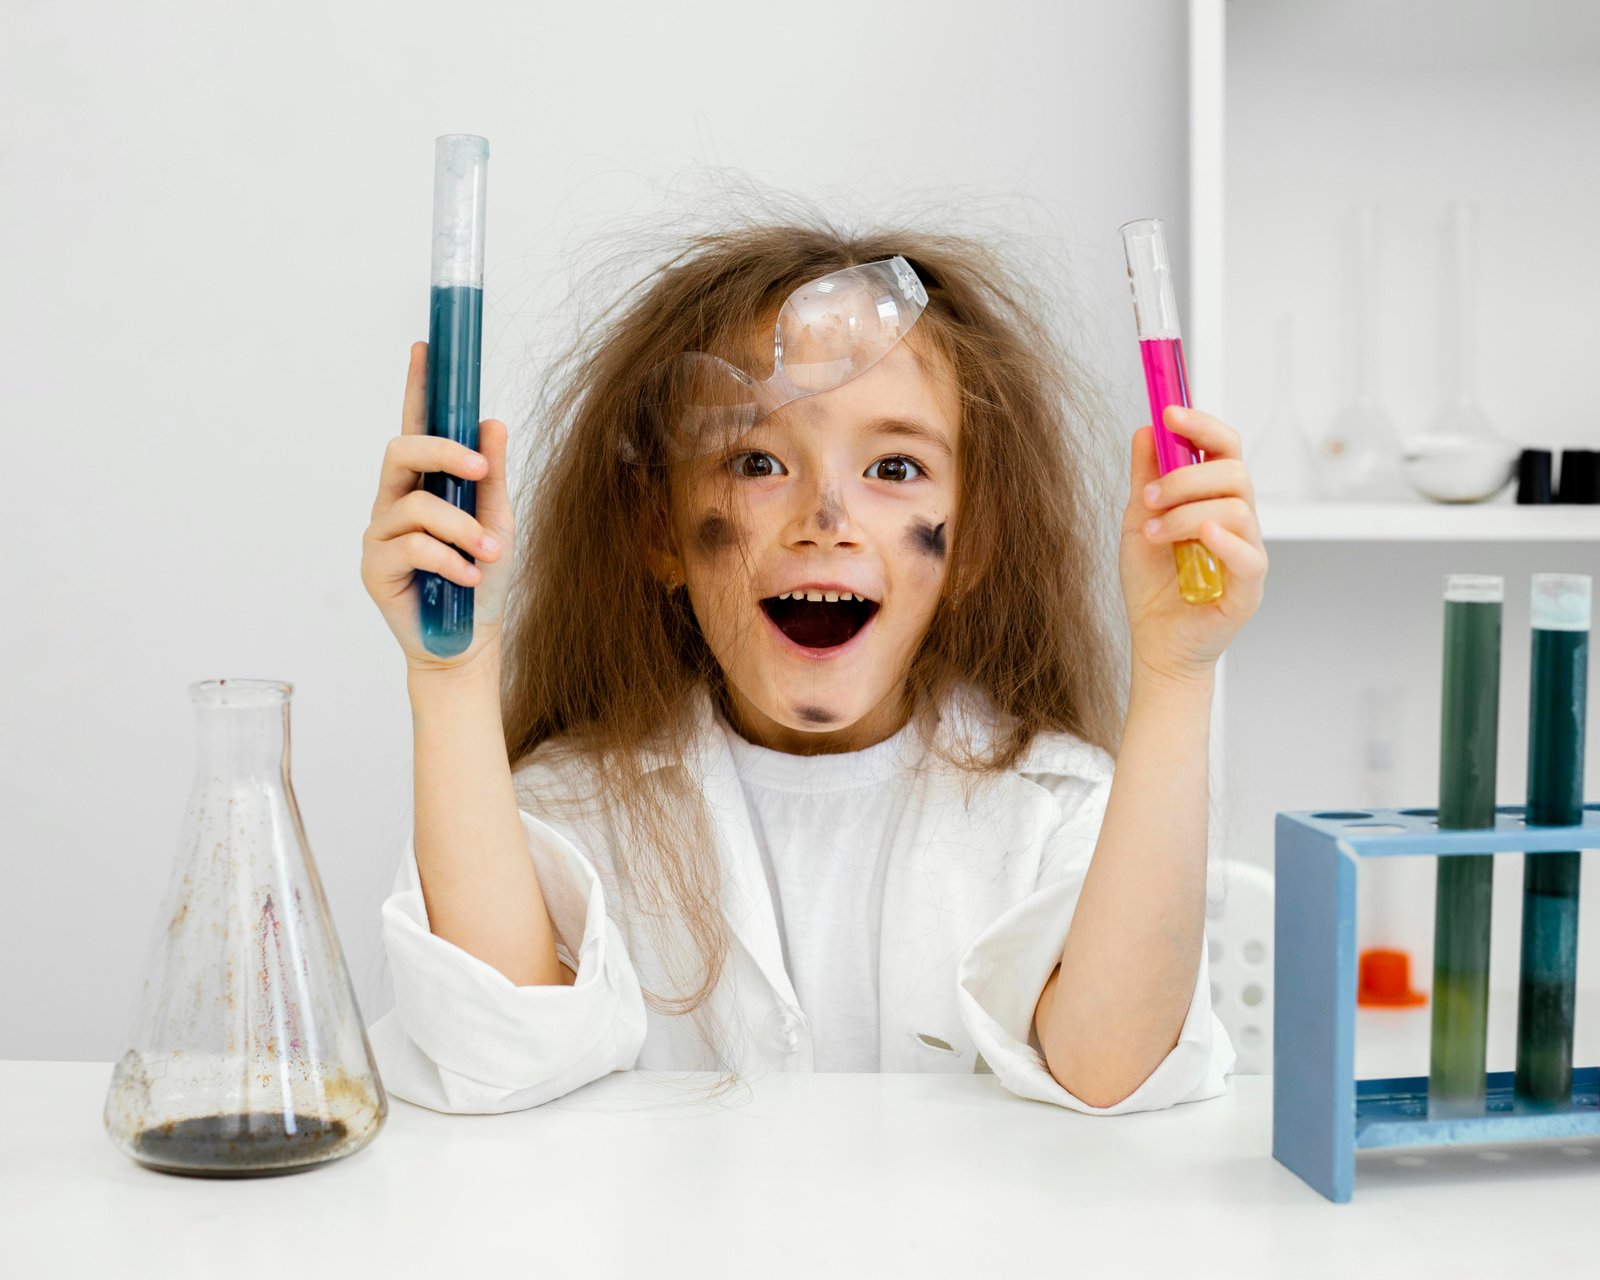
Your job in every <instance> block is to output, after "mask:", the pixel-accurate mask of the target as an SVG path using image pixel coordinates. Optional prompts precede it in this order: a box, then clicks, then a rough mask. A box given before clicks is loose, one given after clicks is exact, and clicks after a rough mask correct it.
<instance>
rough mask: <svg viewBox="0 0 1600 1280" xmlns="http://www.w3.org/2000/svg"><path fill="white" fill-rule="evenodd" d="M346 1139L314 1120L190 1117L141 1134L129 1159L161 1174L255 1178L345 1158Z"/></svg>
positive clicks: (334, 1126) (343, 1132) (264, 1115)
mask: <svg viewBox="0 0 1600 1280" xmlns="http://www.w3.org/2000/svg"><path fill="white" fill-rule="evenodd" d="M291 1121H292V1123H291ZM350 1137H351V1133H350V1129H349V1127H348V1126H347V1125H346V1124H345V1123H344V1121H342V1120H324V1119H322V1118H321V1117H319V1116H307V1115H299V1114H295V1115H294V1116H292V1117H291V1119H290V1120H286V1119H285V1118H284V1117H283V1116H281V1115H276V1114H273V1113H269V1112H264V1111H255V1112H249V1113H247V1114H244V1115H213V1116H194V1117H191V1118H190V1119H187V1120H175V1121H172V1122H170V1123H167V1124H160V1125H155V1126H153V1127H151V1128H149V1129H145V1130H143V1131H142V1132H141V1133H139V1134H138V1136H136V1137H135V1138H134V1140H133V1147H134V1151H133V1155H134V1158H135V1159H136V1160H138V1161H139V1162H140V1163H141V1164H146V1165H149V1166H150V1167H151V1168H153V1169H159V1170H161V1171H162V1172H163V1173H179V1174H188V1175H189V1176H191V1177H198V1178H250V1177H254V1178H260V1177H270V1176H271V1175H273V1174H280V1173H298V1172H299V1171H300V1170H302V1169H310V1168H314V1167H315V1166H317V1165H318V1164H321V1163H322V1162H323V1161H325V1160H333V1159H336V1158H338V1156H340V1155H342V1154H345V1153H344V1152H341V1151H340V1148H341V1147H347V1146H349V1145H350V1143H349V1138H350Z"/></svg>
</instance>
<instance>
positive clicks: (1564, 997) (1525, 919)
mask: <svg viewBox="0 0 1600 1280" xmlns="http://www.w3.org/2000/svg"><path fill="white" fill-rule="evenodd" d="M1590 593H1591V580H1590V579H1589V577H1588V576H1587V575H1585V574H1579V573H1536V574H1534V575H1533V666H1532V676H1531V680H1530V686H1531V692H1530V697H1529V703H1528V810H1527V823H1528V825H1529V826H1530V827H1532V826H1541V827H1570V826H1576V825H1577V824H1578V823H1580V822H1581V821H1583V738H1584V717H1585V715H1586V714H1587V705H1588V677H1589V611H1590ZM1581 863H1582V854H1581V853H1578V852H1576V851H1574V852H1570V853H1569V852H1563V853H1530V854H1527V855H1526V856H1525V859H1524V862H1523V870H1522V976H1521V983H1520V989H1519V991H1518V994H1517V1072H1516V1085H1515V1092H1516V1097H1517V1099H1518V1101H1521V1102H1528V1103H1533V1104H1535V1105H1543V1106H1549V1105H1556V1106H1564V1105H1566V1104H1569V1103H1570V1102H1571V1101H1572V1017H1573V1004H1574V997H1575V995H1576V991H1577V984H1578V872H1579V868H1580V866H1581Z"/></svg>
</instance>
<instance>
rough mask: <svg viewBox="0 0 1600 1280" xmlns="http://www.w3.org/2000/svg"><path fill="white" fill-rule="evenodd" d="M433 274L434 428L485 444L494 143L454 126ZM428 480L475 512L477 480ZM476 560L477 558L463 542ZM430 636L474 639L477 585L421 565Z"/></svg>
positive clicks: (449, 645)
mask: <svg viewBox="0 0 1600 1280" xmlns="http://www.w3.org/2000/svg"><path fill="white" fill-rule="evenodd" d="M433 165H434V167H433V275H432V282H433V285H432V290H431V296H430V300H429V307H428V393H427V398H428V434H429V435H434V436H444V437H446V438H447V439H450V440H455V441H458V442H460V443H461V444H464V445H466V446H467V448H469V449H476V448H477V447H478V375H479V366H480V363H481V360H482V350H483V231H484V209H485V192H486V188H487V184H488V175H489V143H488V142H487V141H486V140H485V139H483V138H480V137H477V136H476V135H474V134H470V133H447V134H445V135H444V136H442V137H440V138H436V139H435V140H434V144H433ZM423 487H424V488H426V489H427V491H428V492H429V493H432V494H436V495H438V496H439V497H441V498H443V499H444V500H445V501H446V502H448V503H450V504H452V505H453V506H456V507H459V508H460V509H461V510H462V511H465V512H466V513H467V514H468V515H471V516H475V515H477V511H478V501H477V485H476V483H475V482H474V481H471V480H463V479H461V478H460V477H458V476H455V475H451V474H450V473H448V472H444V471H434V472H430V473H428V474H427V475H426V476H424V477H423ZM455 549H456V550H457V551H460V552H461V554H462V555H463V556H465V557H466V559H467V560H468V561H469V562H472V560H473V558H472V556H471V555H469V554H468V553H467V552H466V551H465V550H463V549H462V548H460V547H456V548H455ZM417 585H418V588H419V590H418V595H419V596H420V597H421V608H422V618H421V631H422V643H423V644H424V645H425V646H426V647H427V649H428V651H429V652H430V653H436V654H438V655H439V656H440V657H443V658H449V657H454V656H455V655H457V654H459V653H462V652H464V651H465V650H466V649H467V647H468V646H470V645H471V644H472V588H471V587H466V586H462V585H460V584H459V583H455V582H451V581H450V580H449V579H447V578H443V577H441V576H440V575H439V574H437V573H429V572H427V571H426V570H422V569H419V570H418V571H417Z"/></svg>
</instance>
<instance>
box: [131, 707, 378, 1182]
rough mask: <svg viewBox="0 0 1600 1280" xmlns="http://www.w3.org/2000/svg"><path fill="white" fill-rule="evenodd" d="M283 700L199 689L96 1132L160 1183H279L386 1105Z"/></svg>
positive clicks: (350, 1136)
mask: <svg viewBox="0 0 1600 1280" xmlns="http://www.w3.org/2000/svg"><path fill="white" fill-rule="evenodd" d="M291 692H292V690H291V686H289V685H287V684H282V683H279V682H277V681H273V680H206V681H202V682H200V683H198V684H193V685H191V686H189V696H190V698H191V699H192V700H193V702H194V706H195V729H196V743H197V753H196V761H195V774H194V785H193V789H192V790H191V792H190V795H189V807H188V812H187V813H186V814H185V816H184V821H183V835H182V841H181V844H180V847H179V851H178V857H177V861H176V863H175V864H174V866H173V869H172V880H171V883H170V885H169V886H168V889H167V895H166V899H165V901H164V903H163V905H162V909H161V915H160V916H159V918H158V921H157V925H156V931H155V937H154V940H153V942H152V944H151V947H150V951H149V954H148V957H147V959H146V961H145V970H144V984H143V986H142V987H141V988H140V990H139V993H138V996H137V999H136V1008H135V1012H134V1018H133V1024H132V1029H131V1031H130V1033H129V1036H128V1039H127V1041H126V1042H125V1043H127V1045H128V1049H127V1051H126V1052H125V1053H124V1054H123V1055H122V1057H121V1059H120V1060H119V1061H118V1062H117V1063H116V1066H115V1069H114V1071H113V1072H112V1077H111V1087H110V1089H109V1090H108V1092H107V1094H106V1105H105V1117H104V1119H105V1126H106V1132H107V1133H108V1134H110V1136H111V1140H112V1142H114V1143H115V1144H116V1145H117V1147H118V1148H120V1149H121V1150H122V1151H123V1152H125V1153H126V1154H127V1155H129V1156H132V1157H133V1158H134V1159H135V1160H137V1161H139V1162H140V1163H141V1164H145V1165H149V1166H150V1167H152V1168H155V1169H161V1170H164V1171H166V1172H169V1173H185V1174H195V1175H200V1176H206V1177H250V1176H260V1175H264V1174H275V1173H292V1172H294V1171H296V1170H300V1169H306V1168H311V1167H313V1166H315V1165H318V1164H321V1163H323V1162H325V1161H328V1160H333V1159H337V1158H338V1157H340V1156H345V1155H349V1154H351V1153H352V1152H355V1151H359V1150H360V1149H361V1148H362V1147H364V1146H366V1144H367V1143H368V1142H370V1141H372V1139H373V1138H374V1137H375V1136H376V1135H377V1132H378V1130H379V1129H380V1128H381V1127H382V1125H383V1121H384V1117H385V1116H386V1115H387V1114H388V1111H389V1103H388V1099H387V1097H386V1096H385V1094H384V1091H383V1083H382V1081H381V1080H380V1079H379V1077H378V1069H377V1065H376V1064H375V1063H374V1061H373V1058H372V1049H371V1046H369V1045H368V1043H367V1036H366V1032H365V1030H364V1029H363V1025H362V1021H361V1014H360V1011H359V1010H358V1009H357V1007H356V998H355V992H354V990H353V989H352V987H351V985H350V975H349V972H348V971H347V970H346V968H345V963H344V955H343V953H342V952H341V951H340V948H339V940H338V937H337V935H336V934H335V933H334V930H333V919H332V916H331V914H330V913H329V911H328V903H327V899H326V898H325V897H324V896H323V892H322V883H321V881H320V880H319V879H318V877H317V871H316V867H315V866H314V865H313V863H312V860H311V849H310V846H309V845H308V844H307V843H306V836H305V831H304V829H303V828H302V826H301V824H300V810H299V807H298V806H297V805H296V804H295V798H294V789H293V787H292V785H291V784H290V781H289V696H290V693H291Z"/></svg>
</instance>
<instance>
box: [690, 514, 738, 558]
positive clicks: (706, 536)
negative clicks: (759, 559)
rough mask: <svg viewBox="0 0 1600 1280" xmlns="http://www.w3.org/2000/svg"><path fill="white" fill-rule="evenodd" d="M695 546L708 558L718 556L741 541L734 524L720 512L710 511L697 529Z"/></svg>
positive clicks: (702, 518)
mask: <svg viewBox="0 0 1600 1280" xmlns="http://www.w3.org/2000/svg"><path fill="white" fill-rule="evenodd" d="M694 536H695V544H696V545H697V546H698V547H699V548H700V550H701V551H702V552H704V553H705V554H706V555H708V556H714V555H717V554H719V553H721V552H723V551H726V550H728V548H730V547H732V546H734V545H735V544H736V543H737V542H738V541H739V533H738V531H737V530H736V529H735V528H734V527H733V522H732V521H731V520H729V519H728V517H727V516H725V515H723V514H722V512H720V511H708V512H706V514H705V515H704V516H703V517H701V520H700V524H699V527H698V528H696V529H695V535H694Z"/></svg>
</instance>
